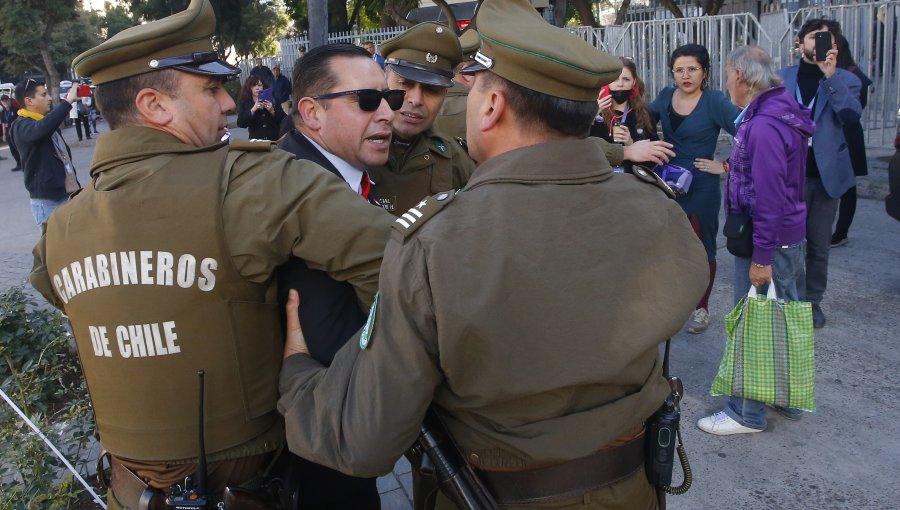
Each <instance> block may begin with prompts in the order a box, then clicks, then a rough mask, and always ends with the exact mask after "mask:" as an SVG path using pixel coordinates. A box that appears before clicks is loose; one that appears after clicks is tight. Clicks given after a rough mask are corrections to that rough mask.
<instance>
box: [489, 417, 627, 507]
mask: <svg viewBox="0 0 900 510" xmlns="http://www.w3.org/2000/svg"><path fill="white" fill-rule="evenodd" d="M643 467H644V434H643V432H642V433H641V434H640V435H638V436H636V437H634V438H632V439H630V440H628V441H627V442H625V443H624V444H622V445H619V446H614V447H611V448H604V449H602V450H600V451H598V452H597V453H594V454H592V455H588V456H587V457H581V458H580V459H575V460H570V461H568V462H563V463H562V464H556V465H553V466H548V467H541V468H536V469H529V470H526V471H482V470H478V471H477V473H478V478H480V479H481V480H482V481H483V482H484V484H485V485H486V486H487V488H488V489H489V490H490V491H491V494H493V496H494V499H495V500H496V501H497V503H498V504H500V505H514V504H518V505H521V504H529V503H548V502H552V501H558V500H562V499H567V498H573V497H576V496H580V495H582V494H585V493H588V492H591V491H594V490H597V489H600V488H602V487H606V486H607V485H612V484H614V483H616V482H619V481H621V480H624V479H625V478H627V477H629V476H631V475H632V474H634V472H635V471H637V470H638V469H643Z"/></svg>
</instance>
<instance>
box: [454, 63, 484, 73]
mask: <svg viewBox="0 0 900 510" xmlns="http://www.w3.org/2000/svg"><path fill="white" fill-rule="evenodd" d="M487 70H488V68H487V67H484V66H483V65H482V64H481V63H479V62H472V63H471V64H469V65H467V66H466V67H463V68H462V69H460V71H459V72H460V73H462V74H475V73H480V72H481V71H487Z"/></svg>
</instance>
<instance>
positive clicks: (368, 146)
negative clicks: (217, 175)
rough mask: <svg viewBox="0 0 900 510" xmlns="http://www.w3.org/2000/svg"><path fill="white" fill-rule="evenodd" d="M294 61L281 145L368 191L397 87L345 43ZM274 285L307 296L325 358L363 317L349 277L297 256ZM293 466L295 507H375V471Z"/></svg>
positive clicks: (306, 311)
mask: <svg viewBox="0 0 900 510" xmlns="http://www.w3.org/2000/svg"><path fill="white" fill-rule="evenodd" d="M298 66H299V67H300V69H299V70H298V72H295V74H294V76H297V77H298V79H296V80H295V82H294V91H293V92H294V98H295V100H296V102H297V105H296V108H294V110H293V121H294V127H293V129H292V130H290V131H289V132H288V133H287V134H286V135H285V136H283V137H282V138H281V140H280V141H279V143H278V145H279V147H280V148H282V149H284V150H286V151H288V152H291V153H293V154H294V155H295V156H297V158H298V159H305V160H309V161H313V162H315V163H317V164H318V165H320V166H322V167H324V168H325V169H327V170H329V171H330V172H331V173H333V174H334V175H335V176H336V178H339V179H341V180H343V181H344V182H345V183H347V185H348V186H349V187H350V188H351V189H353V190H354V191H356V192H358V193H359V194H360V195H362V196H361V198H360V200H363V199H367V198H368V193H369V190H370V189H371V186H372V182H371V181H370V180H369V177H368V174H367V173H366V172H365V169H366V168H367V167H371V166H374V165H383V164H384V163H385V162H386V161H387V157H388V148H389V146H390V142H391V125H390V122H391V120H392V119H393V117H394V113H393V111H392V108H391V106H389V105H388V101H390V102H391V103H393V104H394V105H396V106H397V107H398V108H399V106H400V105H401V103H402V101H403V93H402V91H395V92H392V93H385V92H384V90H385V89H386V88H387V83H386V81H385V77H384V72H383V71H382V70H381V68H380V67H379V66H378V64H376V63H375V61H374V60H372V58H371V56H370V55H369V54H368V53H367V52H366V50H364V49H363V48H360V47H358V46H354V45H351V44H332V45H327V46H320V47H318V48H315V49H313V50H311V51H310V52H309V53H308V54H307V55H306V56H305V57H304V58H303V59H302V60H300V61H299V62H298ZM360 91H362V92H361V93H360ZM345 92H347V93H345ZM376 95H377V97H376ZM373 207H374V206H373ZM384 214H388V213H387V212H385V213H384ZM335 256H339V254H335ZM278 289H279V298H280V300H281V302H282V303H285V302H286V300H287V293H288V290H290V289H296V290H297V291H298V292H299V293H300V294H301V295H303V296H307V299H305V300H304V302H303V307H302V308H301V309H300V319H301V321H302V322H303V327H304V330H305V331H306V332H307V333H306V338H307V339H308V341H309V344H310V351H311V352H312V356H313V357H315V358H316V359H317V360H318V361H319V362H321V363H323V364H325V365H328V364H330V363H331V360H332V359H333V358H334V355H335V353H336V352H337V350H338V349H339V348H340V347H341V346H342V345H344V344H345V343H346V342H347V340H349V339H350V337H352V336H353V334H354V333H356V332H357V331H358V330H359V329H360V328H361V327H362V326H363V324H364V323H365V321H366V313H365V311H364V310H363V309H362V308H361V306H360V300H359V299H358V297H357V295H356V293H355V291H354V289H353V287H352V286H351V285H349V284H348V283H347V282H344V281H339V280H336V279H333V278H332V277H331V276H330V275H329V274H328V273H326V272H324V271H321V270H319V269H317V268H315V267H310V266H309V265H307V263H306V262H305V261H304V260H302V259H299V258H296V257H295V258H292V259H291V260H290V261H289V262H288V263H287V264H285V265H284V266H282V267H281V268H280V269H279V271H278ZM295 466H296V467H297V471H298V472H297V474H296V477H294V478H295V479H296V480H297V481H298V483H299V484H300V488H299V494H300V501H299V503H300V504H299V506H300V507H301V508H307V507H308V508H335V509H337V508H358V509H371V508H380V500H379V497H378V490H377V488H376V486H375V479H374V478H354V477H350V476H347V475H344V474H341V473H339V472H338V471H334V470H332V469H329V468H326V467H324V466H320V465H318V464H314V463H312V462H309V461H307V460H304V459H300V458H296V461H295Z"/></svg>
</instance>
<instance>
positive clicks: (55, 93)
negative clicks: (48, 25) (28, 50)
mask: <svg viewBox="0 0 900 510" xmlns="http://www.w3.org/2000/svg"><path fill="white" fill-rule="evenodd" d="M41 60H42V61H43V63H44V65H43V66H42V67H43V71H44V76H45V77H46V78H47V81H46V82H45V86H46V87H47V92H48V93H49V94H50V97H52V98H53V102H54V103H59V71H57V70H56V66H55V65H53V57H51V56H50V50H48V49H47V48H41Z"/></svg>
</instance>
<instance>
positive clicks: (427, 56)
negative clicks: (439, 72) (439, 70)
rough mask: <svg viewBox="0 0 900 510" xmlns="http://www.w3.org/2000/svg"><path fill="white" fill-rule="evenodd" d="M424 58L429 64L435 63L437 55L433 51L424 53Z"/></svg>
mask: <svg viewBox="0 0 900 510" xmlns="http://www.w3.org/2000/svg"><path fill="white" fill-rule="evenodd" d="M425 60H427V61H428V62H429V63H431V64H435V63H437V55H435V54H433V53H426V54H425Z"/></svg>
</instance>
